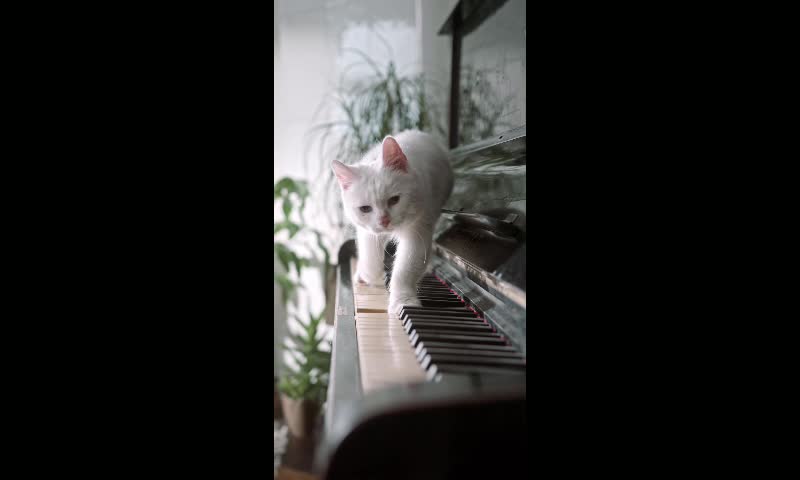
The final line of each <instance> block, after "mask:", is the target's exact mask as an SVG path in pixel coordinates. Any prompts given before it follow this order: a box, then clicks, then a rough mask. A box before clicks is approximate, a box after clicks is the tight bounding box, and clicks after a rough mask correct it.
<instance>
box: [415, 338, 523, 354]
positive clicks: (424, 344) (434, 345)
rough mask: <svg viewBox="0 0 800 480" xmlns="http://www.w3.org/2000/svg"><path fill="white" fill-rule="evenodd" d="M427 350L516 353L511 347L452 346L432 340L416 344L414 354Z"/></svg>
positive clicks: (485, 345)
mask: <svg viewBox="0 0 800 480" xmlns="http://www.w3.org/2000/svg"><path fill="white" fill-rule="evenodd" d="M427 348H458V349H461V350H468V351H482V352H512V353H516V352H517V350H516V349H515V348H514V347H512V346H511V345H488V344H480V343H458V344H453V343H449V342H439V341H434V340H429V341H424V342H418V343H417V345H416V350H415V351H414V353H417V354H419V352H420V351H422V350H424V349H427Z"/></svg>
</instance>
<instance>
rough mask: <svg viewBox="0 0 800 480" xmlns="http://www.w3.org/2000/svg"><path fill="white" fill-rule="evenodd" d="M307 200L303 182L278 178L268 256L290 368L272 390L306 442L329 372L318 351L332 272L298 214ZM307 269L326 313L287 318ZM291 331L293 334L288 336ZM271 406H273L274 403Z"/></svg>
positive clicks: (318, 239) (326, 358)
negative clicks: (316, 280) (316, 275)
mask: <svg viewBox="0 0 800 480" xmlns="http://www.w3.org/2000/svg"><path fill="white" fill-rule="evenodd" d="M308 196H309V190H308V185H307V183H306V182H305V181H302V180H297V179H291V178H282V179H280V180H279V181H278V182H276V184H275V206H276V210H277V211H279V212H280V213H282V214H283V216H282V218H276V221H275V227H274V234H275V241H274V253H275V258H276V260H277V263H276V266H275V272H274V281H275V283H276V285H277V286H278V288H279V290H280V292H281V302H282V304H283V306H284V307H285V308H284V311H286V312H287V318H291V319H293V320H294V321H295V322H294V325H291V324H289V322H287V327H289V334H288V336H287V337H286V338H285V339H284V341H283V342H282V344H283V348H284V349H285V350H284V351H285V353H286V354H288V355H290V358H291V359H292V362H285V361H284V362H283V367H284V369H285V371H284V372H282V373H281V375H280V377H279V381H278V385H277V390H278V392H279V395H278V396H279V398H280V406H281V410H282V414H283V417H284V418H285V419H286V422H287V423H288V425H289V429H290V430H291V432H292V434H293V435H294V436H296V437H300V438H302V437H306V436H308V435H309V434H310V433H311V431H312V430H313V426H314V424H315V421H316V418H317V416H318V414H319V411H320V407H321V405H322V402H323V401H324V399H325V391H326V388H327V378H328V372H329V368H330V353H329V352H326V351H324V350H323V349H322V348H321V347H322V346H323V345H324V340H325V337H324V334H325V332H324V327H323V326H322V324H323V323H324V319H325V318H326V314H328V313H331V312H332V309H331V308H328V306H327V305H328V304H329V303H330V301H329V300H330V299H331V298H332V297H333V295H331V294H330V291H329V290H330V288H329V287H328V285H329V283H330V282H328V281H327V280H328V277H329V276H330V275H331V272H332V271H333V269H332V268H331V265H330V255H329V254H328V250H327V248H326V247H325V245H324V242H323V237H322V234H321V233H320V232H319V231H318V230H315V229H313V228H311V227H309V226H308V225H307V224H306V223H305V220H304V217H303V211H304V207H305V204H306V200H307V199H308ZM308 268H312V269H313V268H316V269H318V270H320V274H321V275H322V280H323V290H324V292H323V293H324V295H325V304H326V308H325V309H323V311H322V312H321V313H320V314H319V315H313V314H311V313H310V312H308V314H307V318H308V320H302V318H301V317H306V314H302V315H298V314H297V313H288V312H289V309H288V307H289V306H290V305H291V306H292V307H293V310H294V311H295V312H297V310H298V308H299V306H298V305H297V295H298V293H299V292H300V291H301V290H304V291H307V289H308V287H307V285H304V284H303V282H302V277H301V274H302V272H303V271H305V270H306V269H308ZM292 327H294V330H295V331H294V332H293V331H292ZM276 403H277V402H276Z"/></svg>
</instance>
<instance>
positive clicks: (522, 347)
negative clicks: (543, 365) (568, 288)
mask: <svg viewBox="0 0 800 480" xmlns="http://www.w3.org/2000/svg"><path fill="white" fill-rule="evenodd" d="M423 3H428V2H423ZM431 3H435V2H431ZM481 5H482V6H481ZM519 8H521V9H522V13H523V15H522V18H523V19H524V2H522V1H510V2H502V1H501V2H482V3H481V2H463V1H462V2H458V4H457V5H456V7H455V8H454V10H453V11H452V13H451V14H450V16H449V17H448V19H447V22H446V23H445V25H444V26H443V27H442V29H441V32H444V33H447V34H450V35H453V56H454V59H453V66H454V68H456V67H458V65H459V64H460V63H459V62H461V61H464V62H467V61H469V60H470V57H469V55H470V54H468V53H463V54H462V53H461V52H462V48H461V46H460V43H461V42H462V41H464V42H465V43H466V41H467V37H466V35H468V34H470V32H477V35H478V36H480V35H484V36H487V33H486V32H485V31H483V30H481V28H483V27H481V25H482V21H481V19H480V18H478V19H477V20H476V16H478V17H480V16H481V15H483V16H484V17H490V16H494V18H495V20H493V21H495V23H496V24H494V25H492V23H491V21H486V22H483V23H485V24H489V26H490V27H491V28H493V29H495V30H496V29H498V28H502V27H503V24H502V20H503V18H506V17H507V18H510V19H512V20H513V21H516V18H517V17H519V15H518V13H519V12H518V10H519ZM504 9H505V10H504ZM515 9H516V10H515ZM515 12H516V13H517V14H515ZM502 15H505V16H506V17H502ZM497 18H499V20H497ZM512 20H507V21H512ZM497 22H500V24H497ZM523 25H524V20H523ZM487 28H488V27H487ZM467 30H468V31H467ZM441 32H440V33H441ZM490 47H491V45H490ZM487 48H488V47H487ZM477 50H479V49H477V48H470V49H469V51H470V52H475V51H477ZM522 52H523V57H524V43H523V46H522ZM512 53H513V52H512ZM461 56H463V57H464V58H456V57H461ZM504 58H512V56H511V55H506V57H504ZM473 63H475V62H473ZM523 64H524V58H523ZM459 68H460V67H459ZM509 68H511V67H509ZM523 73H524V66H523ZM452 80H453V83H454V84H455V87H454V88H453V89H452V90H451V102H452V101H455V104H456V105H458V104H459V103H458V102H459V101H458V98H457V97H458V95H459V94H461V95H463V94H464V90H463V89H460V88H459V87H458V80H457V78H456V77H455V76H454V78H453V79H452ZM501 86H502V85H501ZM454 96H455V97H456V98H455V100H454V99H453V97H454ZM522 101H523V102H524V92H523V98H522ZM451 105H452V103H451ZM512 107H513V105H512ZM498 108H500V110H502V109H504V108H505V109H508V108H509V107H508V106H501V107H498ZM452 113H453V112H452V111H451V116H450V122H451V123H450V146H451V150H450V154H451V161H452V165H453V170H454V173H455V185H454V189H453V193H452V195H451V197H450V199H449V200H448V202H447V204H446V205H445V209H444V210H443V213H442V217H441V219H440V220H439V222H438V224H437V228H436V232H435V235H434V245H433V255H432V256H431V258H430V262H429V263H430V266H429V269H428V272H427V273H426V274H425V276H424V277H423V278H422V279H421V280H420V282H419V284H418V286H417V290H418V295H419V298H420V300H421V303H422V306H421V307H410V306H406V307H403V309H402V311H401V312H400V314H399V315H390V314H389V313H387V304H388V294H387V291H386V289H385V288H376V287H368V286H362V285H359V284H358V283H357V282H354V279H353V275H354V272H355V265H356V262H357V261H358V258H357V249H356V244H355V241H354V240H348V241H347V242H345V243H344V245H342V246H341V248H340V250H339V252H338V266H337V273H336V282H337V283H336V305H335V316H334V334H333V341H332V359H331V371H330V377H329V378H330V380H329V387H328V396H327V401H326V404H325V422H324V432H323V435H322V440H321V442H320V444H319V445H318V446H317V451H316V458H315V470H316V472H317V473H319V474H320V475H321V476H322V478H325V479H330V480H335V479H348V480H354V479H437V480H438V479H451V478H452V479H465V478H489V476H495V477H497V478H506V476H508V478H511V476H512V475H513V478H517V477H518V476H519V475H520V474H523V475H524V472H526V471H527V464H528V458H529V457H528V455H529V453H528V451H527V450H528V449H527V411H526V410H527V407H526V406H527V403H526V397H527V385H526V372H527V345H526V323H527V318H526V308H527V306H526V303H527V298H526V278H525V275H526V235H527V226H526V185H525V177H526V156H527V142H526V128H525V125H524V114H523V116H522V117H521V119H522V120H523V122H522V123H523V124H522V125H519V126H516V127H512V128H504V127H503V126H502V125H495V126H494V127H493V128H492V129H489V130H486V129H484V130H482V131H483V132H484V133H485V132H486V131H489V135H483V136H482V137H481V136H476V135H477V134H476V133H475V132H474V131H470V130H469V125H471V124H474V123H475V122H472V123H470V122H469V121H467V119H464V118H463V115H462V116H459V115H453V114H452ZM512 113H513V112H512ZM517 123H518V124H519V123H520V122H519V121H517ZM393 253H394V252H393V250H392V249H391V247H390V248H389V249H388V250H387V255H386V259H385V260H386V261H385V264H386V265H387V274H390V272H391V266H392V260H393ZM387 285H388V278H387Z"/></svg>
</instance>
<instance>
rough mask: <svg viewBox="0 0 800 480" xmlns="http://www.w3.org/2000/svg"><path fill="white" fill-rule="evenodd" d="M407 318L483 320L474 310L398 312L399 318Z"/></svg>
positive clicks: (462, 320)
mask: <svg viewBox="0 0 800 480" xmlns="http://www.w3.org/2000/svg"><path fill="white" fill-rule="evenodd" d="M409 318H419V319H425V320H448V321H451V322H483V319H482V318H481V317H479V316H477V315H475V313H474V312H472V311H470V310H467V311H463V310H462V311H460V312H447V313H441V314H436V313H423V312H402V313H400V319H401V320H404V321H405V320H407V319H409Z"/></svg>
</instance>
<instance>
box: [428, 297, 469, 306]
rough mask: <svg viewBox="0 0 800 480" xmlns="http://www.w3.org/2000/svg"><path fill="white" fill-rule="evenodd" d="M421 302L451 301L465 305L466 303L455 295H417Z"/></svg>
mask: <svg viewBox="0 0 800 480" xmlns="http://www.w3.org/2000/svg"><path fill="white" fill-rule="evenodd" d="M417 298H418V299H420V300H435V301H451V302H458V303H459V304H461V305H464V302H463V301H461V299H460V298H458V297H456V296H455V295H417Z"/></svg>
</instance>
